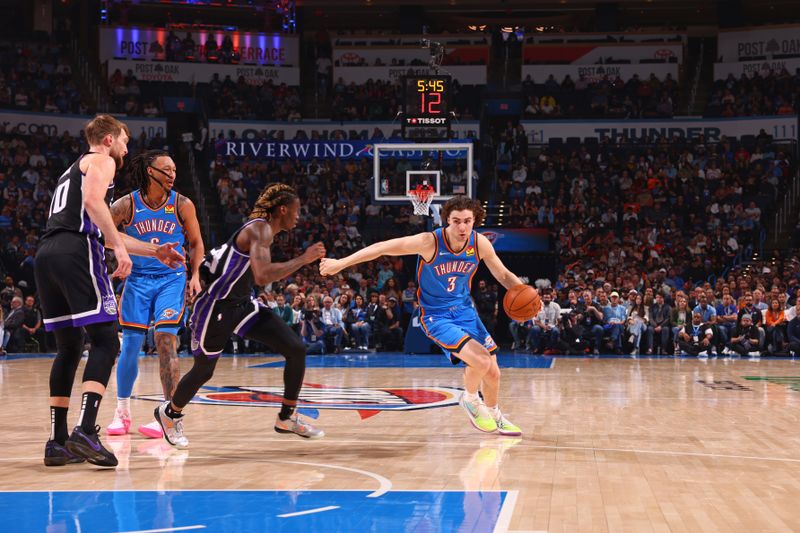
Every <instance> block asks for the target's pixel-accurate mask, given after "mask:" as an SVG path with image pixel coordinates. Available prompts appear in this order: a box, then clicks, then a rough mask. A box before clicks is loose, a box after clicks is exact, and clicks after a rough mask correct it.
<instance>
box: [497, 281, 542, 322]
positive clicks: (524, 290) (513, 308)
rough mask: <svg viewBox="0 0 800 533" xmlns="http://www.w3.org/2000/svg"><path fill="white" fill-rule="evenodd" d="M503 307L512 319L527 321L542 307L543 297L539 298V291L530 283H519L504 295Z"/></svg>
mask: <svg viewBox="0 0 800 533" xmlns="http://www.w3.org/2000/svg"><path fill="white" fill-rule="evenodd" d="M503 309H505V311H506V314H507V315H508V318H510V319H511V320H516V321H517V322H525V321H526V320H530V319H532V318H533V317H535V316H536V315H537V314H538V313H539V311H540V310H541V309H542V299H541V298H539V292H538V291H537V290H536V289H534V288H533V287H531V286H530V285H524V284H523V285H517V286H515V287H512V288H511V289H510V290H509V291H508V292H506V295H505V296H504V297H503Z"/></svg>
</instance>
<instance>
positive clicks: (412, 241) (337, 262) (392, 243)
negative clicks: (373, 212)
mask: <svg viewBox="0 0 800 533" xmlns="http://www.w3.org/2000/svg"><path fill="white" fill-rule="evenodd" d="M434 239H435V237H434V236H433V233H417V234H416V235H410V236H408V237H399V238H397V239H390V240H388V241H381V242H376V243H375V244H371V245H369V246H367V247H366V248H362V249H361V250H359V251H357V252H356V253H354V254H351V255H348V256H347V257H343V258H342V259H333V258H330V257H325V258H323V259H322V260H321V261H320V264H319V273H320V274H322V275H323V276H332V275H334V274H337V273H339V272H341V271H342V270H344V269H346V268H349V267H351V266H353V265H357V264H359V263H364V262H366V261H372V260H373V259H377V258H378V257H381V256H382V255H412V254H416V255H421V256H422V257H429V256H430V255H431V254H432V253H433V250H434V248H435V247H436V242H435V240H434Z"/></svg>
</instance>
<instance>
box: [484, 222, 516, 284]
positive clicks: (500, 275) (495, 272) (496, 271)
mask: <svg viewBox="0 0 800 533" xmlns="http://www.w3.org/2000/svg"><path fill="white" fill-rule="evenodd" d="M477 236H478V253H479V254H480V256H481V259H482V260H483V262H484V263H486V266H487V267H489V272H491V273H492V276H494V279H496V280H497V281H499V282H500V285H502V286H503V287H505V288H506V289H510V288H511V287H514V286H516V285H522V280H521V279H519V278H518V277H517V275H516V274H514V273H513V272H511V271H510V270H509V269H507V268H506V266H505V265H504V264H503V262H502V261H501V260H500V258H499V257H498V256H497V252H495V251H494V246H492V243H491V242H489V239H487V238H486V237H484V236H483V235H481V234H480V233H478V234H477Z"/></svg>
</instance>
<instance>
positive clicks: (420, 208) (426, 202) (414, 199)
mask: <svg viewBox="0 0 800 533" xmlns="http://www.w3.org/2000/svg"><path fill="white" fill-rule="evenodd" d="M434 192H435V190H434V189H433V187H430V186H427V187H425V186H419V187H417V188H416V189H411V190H410V191H408V197H409V198H411V204H412V205H413V206H414V214H415V215H425V216H427V215H428V213H429V210H430V206H431V202H433V193H434Z"/></svg>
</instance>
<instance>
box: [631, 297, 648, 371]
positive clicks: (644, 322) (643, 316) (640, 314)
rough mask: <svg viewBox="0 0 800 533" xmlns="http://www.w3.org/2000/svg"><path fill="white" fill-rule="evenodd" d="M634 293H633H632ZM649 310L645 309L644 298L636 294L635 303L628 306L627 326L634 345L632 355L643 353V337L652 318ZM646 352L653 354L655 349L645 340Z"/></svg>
mask: <svg viewBox="0 0 800 533" xmlns="http://www.w3.org/2000/svg"><path fill="white" fill-rule="evenodd" d="M632 292H633V291H632ZM648 315H649V310H647V309H645V305H644V297H643V296H642V295H641V294H638V293H634V295H633V301H632V302H629V305H628V318H627V326H628V332H629V333H630V335H631V339H632V342H631V344H632V345H633V348H632V351H631V355H640V354H641V353H642V346H641V343H642V337H645V336H646V335H645V333H646V332H647V329H648V326H649V323H650V317H649V316H648ZM645 350H646V351H647V353H653V349H652V348H651V347H650V346H649V345H648V344H647V342H646V340H645Z"/></svg>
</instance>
